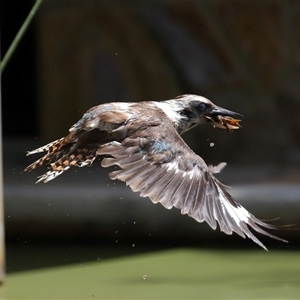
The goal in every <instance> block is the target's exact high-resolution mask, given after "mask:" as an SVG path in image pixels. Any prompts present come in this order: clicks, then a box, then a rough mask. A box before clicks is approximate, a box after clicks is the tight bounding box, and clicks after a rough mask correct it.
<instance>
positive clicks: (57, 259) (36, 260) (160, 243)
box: [6, 237, 300, 274]
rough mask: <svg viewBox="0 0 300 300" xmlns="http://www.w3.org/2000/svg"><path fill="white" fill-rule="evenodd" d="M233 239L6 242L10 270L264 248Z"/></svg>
mask: <svg viewBox="0 0 300 300" xmlns="http://www.w3.org/2000/svg"><path fill="white" fill-rule="evenodd" d="M232 240H233V243H232V242H230V241H229V242H226V243H225V242H224V240H216V239H214V238H211V239H207V238H205V239H204V240H203V241H200V240H198V241H193V240H188V241H186V240H183V239H180V240H179V241H177V242H174V240H171V239H170V240H167V239H164V240H153V242H152V243H150V242H149V241H146V240H135V241H134V242H133V241H132V240H126V239H124V238H123V239H122V238H121V239H120V240H114V241H112V240H105V241H103V240H99V241H96V240H89V239H77V240H47V241H41V240H33V241H30V240H23V239H22V241H21V240H19V241H18V240H17V241H14V242H13V241H9V242H8V243H7V244H6V261H7V266H6V270H7V273H8V274H10V273H14V272H21V271H28V270H34V269H41V268H48V267H57V266H63V265H67V264H78V265H80V264H84V263H88V262H96V261H102V260H107V259H114V258H118V257H126V256H132V255H139V254H145V253H151V252H157V251H163V250H168V249H175V248H193V249H202V250H211V251H220V252H223V253H227V252H239V251H249V250H250V251H261V252H264V250H263V249H261V248H259V247H258V246H257V245H255V244H254V243H253V242H252V241H250V240H244V239H239V238H238V237H236V238H235V237H234V238H233V239H232ZM266 245H267V247H268V249H269V251H270V252H272V251H299V250H300V242H299V241H291V243H289V244H283V243H280V242H277V241H272V240H268V243H266Z"/></svg>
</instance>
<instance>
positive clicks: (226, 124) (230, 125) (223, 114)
mask: <svg viewBox="0 0 300 300" xmlns="http://www.w3.org/2000/svg"><path fill="white" fill-rule="evenodd" d="M204 117H205V118H206V119H207V121H208V122H209V123H211V125H213V126H214V127H218V128H222V129H226V130H227V132H231V131H232V130H235V129H239V128H240V127H242V126H241V125H240V123H239V122H241V120H240V119H236V118H241V117H243V115H241V114H239V113H236V112H233V111H230V110H228V109H225V108H222V107H214V108H212V109H211V110H210V111H209V112H208V113H206V114H205V115H204Z"/></svg>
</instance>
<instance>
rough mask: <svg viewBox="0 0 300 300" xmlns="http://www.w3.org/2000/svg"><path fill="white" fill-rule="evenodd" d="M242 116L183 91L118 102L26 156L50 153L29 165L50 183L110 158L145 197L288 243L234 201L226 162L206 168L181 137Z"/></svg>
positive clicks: (235, 123) (226, 228)
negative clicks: (224, 174)
mask: <svg viewBox="0 0 300 300" xmlns="http://www.w3.org/2000/svg"><path fill="white" fill-rule="evenodd" d="M240 117H242V115H240V114H238V113H235V112H232V111H229V110H227V109H224V108H221V107H218V106H216V105H215V104H213V103H212V102H211V101H210V100H208V99H206V98H204V97H201V96H197V95H182V96H178V97H177V98H175V99H171V100H166V101H161V102H156V101H147V102H138V103H135V102H129V103H123V102H114V103H107V104H101V105H98V106H95V107H92V108H91V109H89V110H88V111H87V112H86V113H85V114H84V115H83V117H82V118H81V119H80V120H79V121H78V122H77V123H76V124H74V125H73V126H72V127H71V128H70V130H69V134H68V135H67V136H65V137H63V138H61V139H58V140H56V141H54V142H52V143H49V144H47V145H45V146H43V147H40V148H38V149H36V150H33V151H30V152H28V153H27V154H28V155H31V154H34V153H39V152H44V151H45V152H46V154H45V155H44V156H43V157H41V158H40V159H38V160H37V161H36V162H34V163H33V164H31V165H30V166H28V167H27V168H26V169H25V171H32V170H34V169H36V168H37V167H40V166H43V165H47V166H49V171H48V172H47V173H45V174H44V175H42V176H40V177H39V180H38V182H39V181H43V182H48V181H50V180H52V179H54V178H55V177H56V176H58V175H60V174H62V173H63V172H64V171H66V170H68V169H69V168H70V167H72V166H76V167H83V166H87V165H91V164H92V163H93V161H94V160H95V158H96V157H97V156H98V155H100V156H105V158H104V159H103V160H102V162H101V165H102V167H110V166H117V167H119V169H118V170H115V171H113V172H111V173H110V174H109V176H110V179H112V180H115V179H119V180H121V181H124V182H125V183H126V185H129V186H130V188H131V189H132V190H133V191H134V192H140V195H141V196H142V197H149V198H150V199H151V201H152V202H153V203H158V202H160V203H161V204H162V205H163V206H164V207H165V208H167V209H171V208H172V207H173V206H174V207H176V208H178V209H180V210H181V213H182V214H187V215H188V216H190V217H192V218H194V219H195V220H196V221H198V222H203V221H206V222H207V223H208V224H209V225H210V227H211V228H212V229H216V228H217V223H218V224H219V227H220V230H221V231H223V232H224V233H226V234H232V232H235V233H237V234H238V235H240V236H241V237H243V238H245V237H246V236H247V237H248V238H250V239H252V240H253V241H254V242H255V243H257V244H258V245H260V246H261V247H262V248H264V249H265V250H267V248H266V247H265V246H264V245H263V244H262V243H261V242H260V241H259V240H258V239H257V238H256V237H255V236H254V234H253V233H252V232H251V231H250V230H249V228H250V229H252V230H254V231H256V232H259V233H261V234H263V235H266V236H269V237H271V238H274V239H277V240H280V241H283V242H286V240H283V239H281V238H278V237H276V236H274V235H272V234H270V233H268V232H266V231H265V230H264V229H266V228H267V229H277V228H278V227H277V226H275V225H272V224H268V223H266V222H263V221H261V220H259V219H258V218H256V217H255V216H254V215H252V214H251V213H250V212H248V211H247V210H246V209H245V208H244V207H243V206H241V205H240V204H239V203H237V202H236V201H235V200H234V199H233V198H232V196H231V195H230V194H229V193H228V192H227V190H226V187H225V186H224V185H223V184H222V183H220V182H219V181H218V180H217V179H216V178H215V176H214V175H213V174H214V173H218V172H220V170H221V169H222V168H223V167H224V166H225V165H226V164H225V163H222V164H220V165H219V166H216V167H212V166H207V165H206V163H205V162H204V160H203V159H202V158H201V157H200V156H198V155H197V154H195V153H194V152H193V151H192V150H191V149H190V148H189V147H188V145H187V144H186V143H185V142H184V140H183V139H182V138H181V134H182V133H184V132H186V131H188V130H190V129H191V128H193V127H195V126H197V125H200V124H210V125H212V126H215V127H219V128H224V129H227V130H233V129H237V128H239V121H240V120H238V119H235V118H240Z"/></svg>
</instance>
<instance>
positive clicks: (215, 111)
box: [206, 106, 243, 118]
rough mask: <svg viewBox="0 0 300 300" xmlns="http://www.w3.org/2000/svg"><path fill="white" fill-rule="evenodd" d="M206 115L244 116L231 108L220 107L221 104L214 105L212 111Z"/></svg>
mask: <svg viewBox="0 0 300 300" xmlns="http://www.w3.org/2000/svg"><path fill="white" fill-rule="evenodd" d="M206 115H207V116H208V117H216V116H222V117H231V118H242V117H243V115H241V114H239V113H237V112H234V111H231V110H228V109H225V108H222V107H219V106H216V107H214V108H213V109H212V110H211V111H209V112H208V113H206Z"/></svg>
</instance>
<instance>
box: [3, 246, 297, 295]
mask: <svg viewBox="0 0 300 300" xmlns="http://www.w3.org/2000/svg"><path fill="white" fill-rule="evenodd" d="M299 254H300V252H298V251H281V250H280V251H278V250H277V251H276V250H275V251H274V250H272V251H270V252H265V251H263V250H260V249H258V250H254V251H249V250H248V251H245V250H241V251H231V250H222V251H221V250H207V249H205V250H203V249H193V248H180V249H171V250H170V249H169V250H162V251H155V252H151V253H144V254H143V253H142V254H136V255H131V256H125V257H116V258H110V259H103V260H101V259H100V258H99V260H98V258H96V257H95V259H94V260H91V261H89V262H77V263H72V264H65V265H62V266H56V267H48V268H40V269H31V270H29V271H25V270H23V271H14V272H11V273H8V275H7V278H6V282H5V284H4V286H2V287H1V289H0V298H1V299H20V298H21V299H300V256H299ZM53 255H55V253H53Z"/></svg>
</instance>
